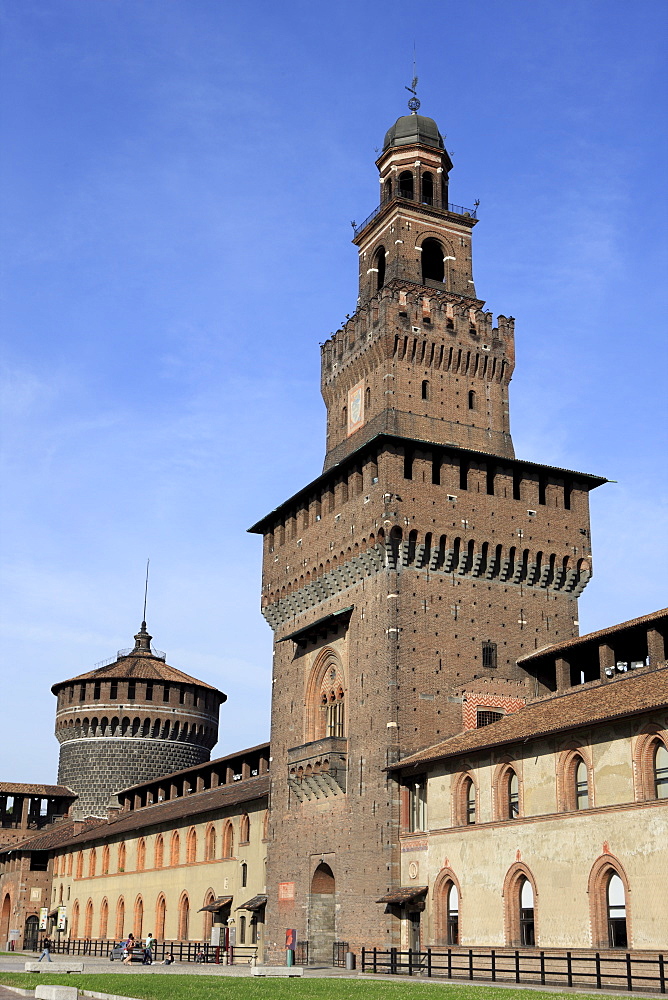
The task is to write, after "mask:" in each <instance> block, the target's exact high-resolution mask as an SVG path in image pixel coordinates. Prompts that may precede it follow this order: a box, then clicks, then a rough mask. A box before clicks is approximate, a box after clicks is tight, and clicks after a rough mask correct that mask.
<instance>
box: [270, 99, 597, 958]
mask: <svg viewBox="0 0 668 1000" xmlns="http://www.w3.org/2000/svg"><path fill="white" fill-rule="evenodd" d="M377 167H378V170H379V176H380V183H381V203H380V205H379V207H378V208H377V209H376V210H375V211H374V212H373V213H372V214H371V215H370V216H369V218H368V219H367V220H366V221H365V222H364V223H363V224H362V225H361V226H359V227H358V228H357V229H356V232H355V237H354V241H353V242H354V243H355V245H356V246H357V248H358V253H359V264H360V266H359V276H360V278H359V280H360V284H359V299H358V305H357V309H356V311H355V314H354V315H353V316H352V317H351V318H350V320H349V321H348V322H347V323H346V325H345V326H344V327H343V328H342V329H341V330H339V331H338V332H337V333H336V334H335V335H334V336H333V337H332V338H331V339H330V340H328V341H327V342H326V343H325V344H324V346H323V348H322V394H323V397H324V400H325V403H326V405H327V452H326V458H325V465H324V472H323V474H322V475H321V476H320V477H319V478H318V479H316V480H315V481H314V482H312V483H310V484H308V485H307V486H305V487H304V488H303V489H302V490H300V491H299V492H298V493H297V494H295V496H293V497H291V498H290V499H289V500H287V501H286V502H285V503H283V504H282V505H281V506H280V507H278V508H277V509H276V510H274V511H272V513H271V514H269V515H267V517H265V518H263V519H262V520H261V521H260V522H258V524H256V525H255V526H254V527H253V528H251V529H250V530H251V531H255V532H258V533H262V534H263V536H264V562H263V582H262V611H263V614H264V615H265V617H266V619H267V621H268V622H269V624H270V625H271V627H272V628H273V629H274V633H275V641H274V680H273V703H272V730H271V748H272V761H273V763H272V768H271V777H272V792H271V802H272V842H271V844H270V846H269V852H268V854H269V857H268V875H267V883H268V885H269V886H276V885H278V886H279V892H278V898H276V897H274V896H270V897H269V901H268V909H267V923H268V927H269V928H270V929H275V931H276V934H275V938H276V940H275V944H276V949H277V954H278V952H279V951H280V948H281V947H282V944H283V942H282V941H281V940H280V935H281V934H282V930H283V928H285V927H294V928H296V929H297V931H298V936H299V938H300V940H305V941H308V942H309V949H310V952H309V953H310V956H311V958H312V960H315V961H320V960H322V961H329V960H331V946H332V943H333V941H334V940H345V941H348V942H349V943H350V945H351V947H358V946H361V945H362V944H366V945H377V946H379V947H388V946H389V945H394V944H397V943H398V942H399V927H400V921H401V919H403V918H404V917H405V916H406V912H405V910H404V909H402V908H401V907H400V906H399V905H389V906H387V907H386V906H385V905H383V904H380V905H379V904H378V903H377V902H376V901H377V900H379V899H380V898H381V897H382V896H384V895H385V894H387V893H388V892H389V891H390V890H393V889H396V888H397V887H398V886H399V868H398V859H399V840H398V838H399V833H400V832H401V830H402V823H409V824H411V823H412V824H413V825H412V826H411V827H410V828H411V829H416V830H419V829H420V828H421V827H420V822H421V821H420V810H419V808H418V809H417V812H414V815H413V816H412V819H411V818H410V816H409V815H408V813H407V811H406V808H405V804H404V806H403V807H402V795H403V794H405V793H404V792H402V790H401V789H400V788H398V787H397V786H396V785H395V784H393V782H392V781H391V779H390V778H389V777H388V775H387V773H386V771H385V770H384V769H385V768H386V767H387V765H388V764H389V763H391V762H392V761H396V760H398V759H400V758H401V757H403V756H405V755H406V754H408V753H411V752H412V751H413V750H417V749H418V748H421V747H425V746H428V745H430V744H433V743H435V742H437V741H438V740H442V739H444V738H446V737H447V736H450V735H452V734H455V733H457V732H460V731H461V730H462V729H464V728H465V726H467V725H471V724H473V725H475V724H476V722H477V715H476V713H475V712H474V713H473V716H472V714H471V713H472V708H473V706H475V704H476V699H479V701H480V704H481V705H484V706H485V709H486V710H489V709H490V708H494V707H496V708H497V709H498V710H499V711H501V712H503V711H505V710H508V709H509V708H512V707H517V706H518V705H520V704H522V702H523V700H524V699H525V698H526V697H529V696H532V695H534V694H535V693H536V690H537V689H538V690H539V682H537V681H534V680H533V679H532V680H531V684H530V686H529V683H528V681H527V679H526V675H525V673H524V671H523V670H522V669H521V668H519V667H518V666H517V662H516V661H517V659H518V658H519V657H520V656H522V655H524V654H526V653H527V652H529V651H531V650H534V649H537V648H541V647H543V646H546V645H548V644H550V643H553V642H557V641H561V640H563V639H567V638H571V637H573V636H576V635H577V628H578V622H577V617H578V616H577V597H578V595H579V593H580V592H581V590H582V589H583V588H584V586H585V584H586V582H587V580H588V579H589V577H590V574H591V562H590V556H591V553H590V542H589V512H588V491H589V490H590V489H592V488H593V487H595V486H598V485H600V484H601V483H602V482H604V481H605V480H603V479H601V478H599V477H595V476H590V475H587V474H582V473H576V472H568V471H565V470H563V469H555V468H551V467H548V466H545V465H539V464H536V463H532V462H526V461H520V460H517V459H516V458H515V457H514V452H513V446H512V441H511V437H510V424H509V413H508V384H509V382H510V378H511V375H512V372H513V367H514V347H513V320H512V319H510V318H505V317H503V316H499V317H498V319H497V321H496V323H494V321H493V318H492V314H491V313H490V312H487V311H485V309H484V302H483V301H482V300H480V299H478V298H477V296H476V292H475V288H474V284H473V274H472V260H471V258H472V253H471V234H472V229H473V227H474V225H475V223H476V218H475V213H474V212H472V211H467V210H466V209H464V208H462V207H459V206H456V205H452V204H450V203H449V201H448V196H449V195H448V178H449V173H450V170H451V168H452V163H451V160H450V157H449V156H448V154H447V153H446V151H445V149H444V144H443V139H442V136H441V134H440V132H439V130H438V127H437V125H436V123H435V122H434V121H432V120H431V119H429V118H425V117H422V116H419V115H416V114H413V115H408V116H405V117H402V118H399V120H398V121H397V122H396V124H395V125H394V126H393V127H392V128H391V129H390V130H389V132H388V133H387V135H386V137H385V143H384V147H383V151H382V153H381V155H380V157H379V159H378V161H377ZM537 685H538V687H537ZM472 718H473V721H472V722H471V719H472ZM484 721H485V719H484V718H483V717H482V716H481V719H480V722H481V724H482V723H483V722H484ZM418 784H419V782H418ZM414 791H415V790H414ZM406 794H407V793H406ZM415 794H416V795H417V796H418V799H419V794H420V793H419V787H418V788H417V791H415ZM418 839H419V838H418ZM415 865H416V885H418V886H419V885H420V883H421V879H422V878H423V877H424V873H422V875H421V873H420V853H419V848H416V853H415ZM418 919H419V917H418Z"/></svg>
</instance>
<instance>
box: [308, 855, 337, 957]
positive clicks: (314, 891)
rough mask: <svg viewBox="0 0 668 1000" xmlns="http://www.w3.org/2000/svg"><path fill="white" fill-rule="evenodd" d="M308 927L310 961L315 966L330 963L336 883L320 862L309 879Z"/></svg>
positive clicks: (327, 869) (331, 873)
mask: <svg viewBox="0 0 668 1000" xmlns="http://www.w3.org/2000/svg"><path fill="white" fill-rule="evenodd" d="M310 904H311V905H310V914H309V917H310V919H309V926H310V935H311V947H310V952H311V953H310V956H309V957H310V960H311V961H312V962H313V963H314V964H315V965H320V964H329V963H330V962H331V961H332V948H333V945H334V942H335V940H336V881H335V879H334V872H333V871H332V869H331V868H330V867H329V865H328V864H326V863H325V862H324V861H321V862H320V864H319V865H318V867H317V868H316V870H315V872H314V873H313V878H312V879H311V900H310Z"/></svg>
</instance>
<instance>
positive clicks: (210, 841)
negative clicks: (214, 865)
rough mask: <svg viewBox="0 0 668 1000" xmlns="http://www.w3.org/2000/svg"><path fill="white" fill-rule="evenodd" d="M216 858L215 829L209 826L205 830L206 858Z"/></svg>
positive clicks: (210, 859) (211, 859)
mask: <svg viewBox="0 0 668 1000" xmlns="http://www.w3.org/2000/svg"><path fill="white" fill-rule="evenodd" d="M215 858H216V831H215V828H214V827H213V826H210V827H209V829H208V830H207V831H206V860H207V861H214V860H215Z"/></svg>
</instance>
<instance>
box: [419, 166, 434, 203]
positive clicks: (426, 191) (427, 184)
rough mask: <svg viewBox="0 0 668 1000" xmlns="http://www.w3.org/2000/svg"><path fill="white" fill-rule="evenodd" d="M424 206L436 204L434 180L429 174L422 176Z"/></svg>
mask: <svg viewBox="0 0 668 1000" xmlns="http://www.w3.org/2000/svg"><path fill="white" fill-rule="evenodd" d="M422 204H423V205H433V204H434V178H433V175H432V174H429V173H427V174H423V175H422Z"/></svg>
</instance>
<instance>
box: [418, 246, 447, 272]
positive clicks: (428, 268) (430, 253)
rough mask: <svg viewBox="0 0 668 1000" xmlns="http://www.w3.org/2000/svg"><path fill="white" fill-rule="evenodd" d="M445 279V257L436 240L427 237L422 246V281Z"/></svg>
mask: <svg viewBox="0 0 668 1000" xmlns="http://www.w3.org/2000/svg"><path fill="white" fill-rule="evenodd" d="M444 278H445V255H444V253H443V247H442V246H441V244H440V243H439V242H438V240H435V239H432V238H431V237H429V238H428V239H426V240H425V241H424V243H423V244H422V280H423V281H443V279H444Z"/></svg>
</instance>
